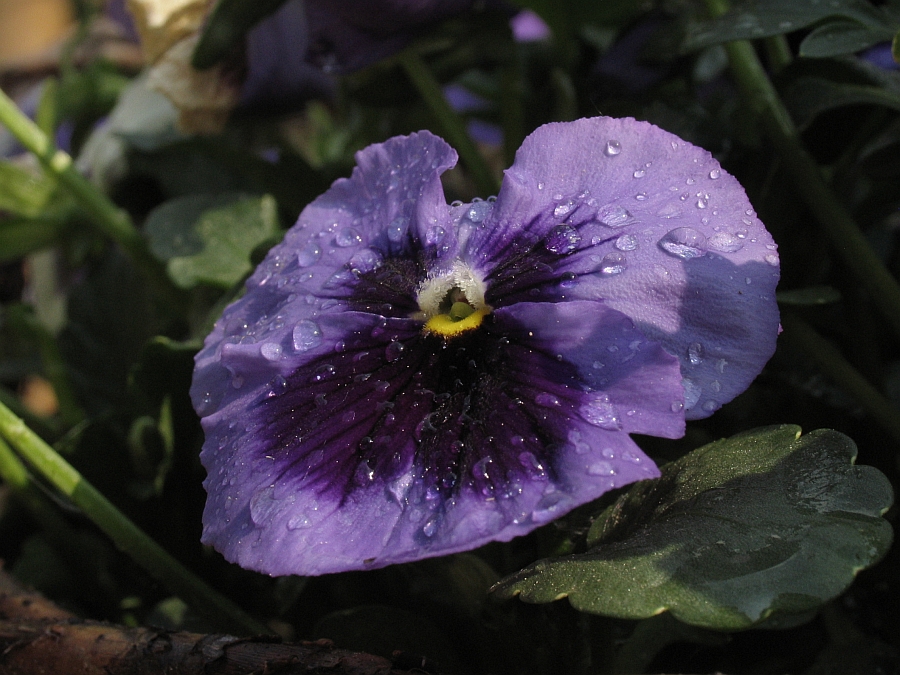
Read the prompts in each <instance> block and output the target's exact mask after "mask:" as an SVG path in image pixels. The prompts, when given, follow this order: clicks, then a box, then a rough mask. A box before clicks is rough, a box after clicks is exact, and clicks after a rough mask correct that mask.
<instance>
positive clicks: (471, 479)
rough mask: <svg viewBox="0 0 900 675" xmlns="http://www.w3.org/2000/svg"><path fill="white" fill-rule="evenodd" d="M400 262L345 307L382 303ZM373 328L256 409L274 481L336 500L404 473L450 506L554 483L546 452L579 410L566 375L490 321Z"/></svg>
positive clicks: (368, 278) (378, 320)
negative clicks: (468, 497)
mask: <svg viewBox="0 0 900 675" xmlns="http://www.w3.org/2000/svg"><path fill="white" fill-rule="evenodd" d="M405 265H406V262H405V261H402V260H394V261H386V262H385V264H384V265H383V266H382V267H381V268H379V270H377V271H376V272H375V273H369V274H366V275H362V276H361V277H360V280H359V281H360V283H359V284H358V285H357V286H356V288H355V289H354V292H353V295H352V300H351V305H355V304H359V305H369V304H371V303H373V302H375V301H378V303H377V304H379V306H380V304H382V303H383V302H384V299H385V297H386V296H382V297H377V296H378V294H377V293H375V292H373V289H378V288H384V287H385V285H384V284H380V283H376V282H377V280H378V279H380V278H382V277H381V273H382V271H383V270H390V269H393V270H394V271H395V272H396V270H397V269H398V268H399V267H404V266H405ZM360 296H362V297H360ZM400 313H401V312H396V313H395V316H396V315H397V314H400ZM369 320H370V327H369V328H366V329H364V330H356V331H354V332H351V333H349V334H348V335H347V336H346V338H345V339H344V340H343V341H342V344H341V347H342V351H337V352H335V353H333V354H330V355H327V356H323V357H320V358H318V359H316V360H313V361H311V362H310V363H308V364H306V365H304V366H303V367H302V368H300V369H298V370H297V371H296V372H294V373H293V374H291V375H290V376H289V377H288V378H286V381H285V382H284V386H283V387H282V391H281V393H275V394H273V395H271V396H269V397H268V398H266V399H263V400H262V401H261V402H260V404H259V406H258V408H257V415H258V419H259V420H260V421H261V422H262V423H263V426H264V428H265V429H266V432H265V434H264V436H265V440H264V441H263V442H262V444H261V445H260V446H259V452H260V454H261V455H262V456H268V457H271V458H272V459H274V461H275V462H276V463H277V464H278V465H279V467H280V477H281V479H282V480H284V481H286V482H289V483H295V484H298V485H302V486H304V487H311V488H313V489H315V490H317V491H318V492H319V494H320V495H324V494H328V495H329V496H332V497H335V496H337V497H338V498H339V499H340V500H344V499H346V498H347V497H348V496H349V495H350V494H351V493H352V492H353V491H354V490H356V489H361V488H364V487H368V486H371V485H378V486H381V487H384V488H385V489H388V490H390V489H392V487H391V486H396V485H397V481H398V480H399V479H402V477H403V476H404V475H406V474H408V473H409V472H410V470H411V469H412V472H413V475H414V477H415V480H416V481H423V484H424V486H425V489H426V496H431V497H433V499H435V500H438V499H440V500H442V501H441V502H440V503H446V502H447V500H452V499H453V498H454V496H455V495H457V494H458V493H459V491H461V490H471V491H473V492H475V493H478V494H481V495H482V496H483V497H484V498H485V499H494V498H500V499H503V498H509V497H513V496H515V495H516V494H518V493H519V492H520V491H521V488H522V485H523V484H525V483H527V482H531V481H544V480H554V479H555V476H554V474H553V462H554V454H555V452H556V451H557V449H558V448H559V447H560V446H561V444H563V443H565V442H566V430H567V428H568V425H567V419H568V418H570V417H571V416H572V415H574V414H575V411H577V410H578V407H579V405H580V389H579V388H578V387H577V386H575V385H577V383H578V376H577V373H576V371H575V368H574V367H572V366H570V365H569V364H567V363H564V362H562V363H561V362H559V361H557V360H556V359H555V358H550V357H548V355H546V354H542V353H540V352H538V351H536V350H533V349H531V348H530V347H529V346H528V345H527V344H521V343H519V342H517V341H515V340H513V341H511V340H509V339H508V338H507V337H506V336H504V335H502V334H501V333H500V332H499V330H498V327H497V326H496V324H495V322H494V320H493V316H491V315H489V316H487V317H486V318H485V321H484V323H483V324H482V326H481V327H480V328H478V329H476V330H473V331H471V332H469V333H465V334H463V335H461V336H459V337H457V338H454V339H452V340H449V341H445V340H444V339H443V338H441V337H437V336H433V335H427V334H424V333H422V331H421V325H422V324H421V323H420V322H418V321H414V320H411V319H406V318H403V319H399V318H393V319H391V318H388V319H384V318H382V317H378V316H375V315H371V316H370V317H369ZM551 361H552V368H551V367H549V366H550V365H551V364H550V362H551ZM548 371H552V372H548ZM548 383H549V384H548ZM536 385H537V386H536ZM400 482H401V483H402V480H401V481H400ZM395 497H397V499H398V500H402V496H400V495H395Z"/></svg>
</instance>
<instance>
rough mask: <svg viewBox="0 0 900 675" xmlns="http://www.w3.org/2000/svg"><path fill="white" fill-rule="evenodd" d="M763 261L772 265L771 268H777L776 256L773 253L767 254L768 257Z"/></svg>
mask: <svg viewBox="0 0 900 675" xmlns="http://www.w3.org/2000/svg"><path fill="white" fill-rule="evenodd" d="M765 261H766V262H767V263H769V264H770V265H772V267H777V266H778V256H777V255H775V254H774V253H769V254H768V255H766V257H765Z"/></svg>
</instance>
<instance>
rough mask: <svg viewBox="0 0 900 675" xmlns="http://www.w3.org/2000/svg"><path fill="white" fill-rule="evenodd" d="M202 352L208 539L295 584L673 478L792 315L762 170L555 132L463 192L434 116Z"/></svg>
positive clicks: (633, 126)
mask: <svg viewBox="0 0 900 675" xmlns="http://www.w3.org/2000/svg"><path fill="white" fill-rule="evenodd" d="M357 163H358V166H357V168H356V169H354V171H353V175H352V176H351V177H350V178H348V179H341V180H338V181H337V182H335V183H334V185H333V186H332V187H331V189H329V190H328V191H327V192H326V193H325V194H323V195H322V196H321V197H319V198H318V199H316V200H315V201H314V202H313V203H311V204H310V205H309V206H308V207H307V208H306V209H305V210H304V211H303V213H302V214H301V216H300V219H299V221H298V223H297V224H296V225H295V226H294V227H293V228H292V229H291V230H290V231H289V232H288V233H287V235H286V237H285V240H284V242H283V243H281V244H280V245H278V246H276V247H275V248H273V249H272V250H271V251H270V253H269V255H268V256H267V258H266V259H265V261H264V262H263V263H262V264H261V265H260V266H259V268H258V269H257V270H256V271H255V273H254V274H253V276H252V277H251V278H250V280H249V281H248V283H247V292H246V294H245V295H244V296H243V298H241V299H240V300H238V301H237V302H235V303H234V304H232V305H231V306H230V307H228V308H227V309H226V310H225V312H224V314H223V316H222V318H221V319H220V320H219V322H218V323H217V324H216V327H215V329H214V330H213V332H212V334H211V335H210V336H209V337H208V338H207V340H206V344H205V346H204V348H203V350H202V351H201V352H200V353H199V354H198V355H197V365H196V371H195V375H194V383H193V387H192V392H191V393H192V396H193V400H194V405H195V406H196V408H197V411H198V412H199V414H200V415H201V417H202V418H203V427H204V429H205V432H206V443H205V445H204V448H203V452H202V454H201V458H202V460H203V464H204V466H205V467H206V468H207V470H208V472H209V476H208V478H207V480H206V483H205V486H206V489H207V491H208V493H209V498H208V501H207V505H206V510H205V513H204V517H203V522H204V528H203V541H204V542H205V543H207V544H212V545H213V546H215V547H216V548H217V549H219V550H220V551H221V552H222V553H223V554H224V555H225V557H226V558H228V559H229V560H231V561H234V562H237V563H239V564H240V565H242V566H244V567H248V568H251V569H255V570H259V571H262V572H266V573H269V574H273V575H279V574H302V575H312V574H324V573H328V572H339V571H344V570H354V569H368V568H374V567H381V566H384V565H388V564H392V563H400V562H406V561H411V560H416V559H419V558H424V557H429V556H436V555H443V554H448V553H453V552H456V551H463V550H467V549H471V548H474V547H476V546H479V545H481V544H484V543H487V542H490V541H507V540H509V539H511V538H513V537H515V536H518V535H522V534H525V533H527V532H529V531H531V530H532V529H534V528H535V527H537V526H539V525H541V524H543V523H546V522H548V521H550V520H553V519H555V518H557V517H559V516H561V515H562V514H564V513H566V512H567V511H569V510H570V509H572V508H574V507H575V506H577V505H579V504H583V503H585V502H587V501H590V500H592V499H595V498H597V497H598V496H600V495H601V494H603V493H604V492H606V491H608V490H611V489H614V488H617V487H620V486H623V485H626V484H628V483H630V482H633V481H637V480H642V479H645V478H653V477H655V476H657V475H658V471H657V469H656V467H655V466H654V465H653V463H652V461H651V460H650V459H649V458H648V457H647V456H645V455H644V454H643V453H642V452H641V450H640V449H639V448H638V446H637V445H636V444H635V443H634V442H633V441H632V440H631V438H630V437H629V434H630V433H641V434H652V435H657V436H663V437H667V438H675V437H679V436H681V435H682V434H683V432H684V423H685V418H689V419H693V418H700V417H705V416H707V415H709V414H710V413H711V412H712V411H713V410H715V409H716V408H718V407H719V406H720V405H721V404H723V403H725V402H727V401H729V400H730V399H732V398H733V397H734V396H736V395H737V394H738V393H740V392H741V391H743V390H744V389H745V388H746V387H747V385H748V384H749V383H750V381H751V380H752V379H753V378H754V377H755V376H756V375H757V374H758V372H759V371H760V369H761V368H762V366H763V364H764V363H765V362H766V361H767V360H768V358H769V357H770V356H771V354H772V352H773V350H774V347H775V338H776V334H777V332H778V311H777V307H776V304H775V285H776V283H777V280H778V273H779V269H778V258H777V254H776V252H775V245H774V244H773V242H772V239H771V237H770V235H769V234H768V232H766V230H765V229H764V227H763V225H762V223H761V222H760V221H759V220H758V219H757V218H756V216H755V214H754V212H753V210H752V209H751V207H750V204H749V202H748V200H747V197H746V195H745V193H744V191H743V189H742V188H741V187H740V185H739V184H738V182H737V181H736V180H735V179H734V178H733V177H732V176H730V175H728V174H727V173H725V172H724V171H723V170H722V169H721V168H720V166H719V164H718V163H717V162H716V161H715V160H714V159H713V158H712V157H711V156H710V154H709V153H708V152H706V151H704V150H701V149H699V148H697V147H694V146H692V145H690V144H688V143H685V142H684V141H682V140H681V139H679V138H677V137H676V136H673V135H672V134H669V133H667V132H665V131H663V130H661V129H659V128H657V127H655V126H653V125H651V124H648V123H645V122H637V121H635V120H632V119H623V120H617V119H610V118H593V119H583V120H579V121H577V122H571V123H560V124H548V125H546V126H543V127H541V128H539V129H538V130H537V131H535V132H534V133H533V134H531V135H530V136H529V137H528V138H527V139H526V140H525V142H524V143H523V145H522V147H521V148H520V149H519V151H518V153H517V155H516V161H515V163H514V164H513V166H512V167H511V168H510V169H509V170H507V172H506V176H505V178H504V181H503V185H502V188H501V190H500V193H499V195H498V196H497V199H496V201H492V200H488V201H474V202H473V203H471V204H459V203H454V204H451V205H449V206H448V205H447V204H446V202H445V199H444V196H443V190H442V187H441V182H440V174H441V173H442V172H443V171H445V170H447V169H449V168H450V167H452V166H453V165H454V164H455V163H456V153H455V152H454V151H453V150H452V149H451V148H450V147H449V146H448V145H447V144H446V143H445V142H444V141H442V140H441V139H439V138H437V137H435V136H433V135H432V134H430V133H428V132H425V131H423V132H419V133H416V134H412V135H411V136H407V137H399V138H393V139H391V140H389V141H387V142H385V143H381V144H377V145H373V146H370V147H368V148H366V149H365V150H363V151H361V152H360V153H359V154H358V155H357Z"/></svg>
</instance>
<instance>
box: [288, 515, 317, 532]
mask: <svg viewBox="0 0 900 675" xmlns="http://www.w3.org/2000/svg"><path fill="white" fill-rule="evenodd" d="M311 526H312V521H311V520H310V519H309V516H307V515H305V514H302V513H301V514H298V515H296V516H291V518H290V520H288V521H287V529H289V530H291V531H293V530H300V529H303V528H307V527H311Z"/></svg>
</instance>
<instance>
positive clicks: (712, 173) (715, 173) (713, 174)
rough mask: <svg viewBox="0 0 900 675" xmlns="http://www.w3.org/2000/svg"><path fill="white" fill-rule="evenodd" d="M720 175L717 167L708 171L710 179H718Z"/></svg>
mask: <svg viewBox="0 0 900 675" xmlns="http://www.w3.org/2000/svg"><path fill="white" fill-rule="evenodd" d="M721 175H722V172H721V171H719V170H718V169H713V170H712V171H710V172H709V177H710V178H711V179H712V180H716V179H718V177H719V176H721Z"/></svg>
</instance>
